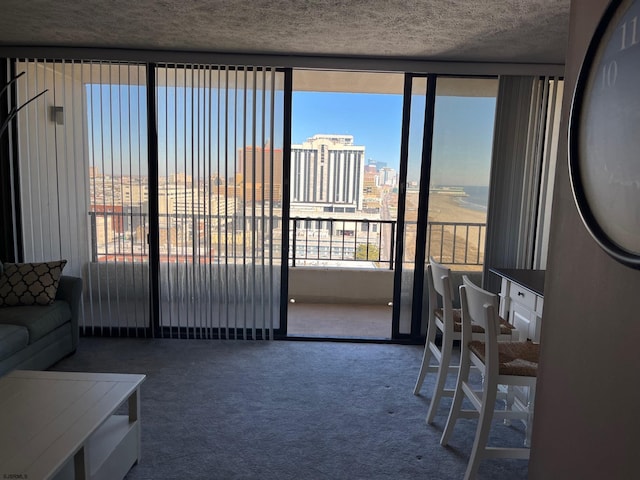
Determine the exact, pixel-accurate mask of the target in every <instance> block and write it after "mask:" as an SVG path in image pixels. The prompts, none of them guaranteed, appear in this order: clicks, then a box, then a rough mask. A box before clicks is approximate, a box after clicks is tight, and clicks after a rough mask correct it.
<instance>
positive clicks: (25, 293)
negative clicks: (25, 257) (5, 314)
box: [0, 260, 67, 307]
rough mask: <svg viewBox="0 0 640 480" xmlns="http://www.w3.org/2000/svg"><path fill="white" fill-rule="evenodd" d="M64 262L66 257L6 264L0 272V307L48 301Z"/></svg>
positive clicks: (56, 284)
mask: <svg viewBox="0 0 640 480" xmlns="http://www.w3.org/2000/svg"><path fill="white" fill-rule="evenodd" d="M66 264H67V261H66V260H60V261H55V262H42V263H5V264H4V266H3V271H2V274H0V307H14V306H16V305H49V304H51V303H52V302H53V301H54V300H55V298H56V292H57V291H58V283H59V281H60V275H62V269H63V268H64V266H65V265H66Z"/></svg>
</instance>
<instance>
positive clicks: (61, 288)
mask: <svg viewBox="0 0 640 480" xmlns="http://www.w3.org/2000/svg"><path fill="white" fill-rule="evenodd" d="M81 298H82V279H81V278H79V277H70V276H66V275H62V276H61V277H60V283H59V284H58V291H57V292H56V300H64V301H65V302H67V303H68V304H69V307H70V308H71V331H72V332H73V337H72V342H73V348H74V349H75V348H76V347H77V346H78V336H79V335H80V328H79V325H78V323H79V318H80V300H81Z"/></svg>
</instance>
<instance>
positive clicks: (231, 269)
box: [14, 60, 285, 339]
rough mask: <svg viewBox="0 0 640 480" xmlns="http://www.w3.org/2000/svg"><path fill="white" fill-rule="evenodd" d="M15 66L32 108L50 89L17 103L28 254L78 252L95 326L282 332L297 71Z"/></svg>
mask: <svg viewBox="0 0 640 480" xmlns="http://www.w3.org/2000/svg"><path fill="white" fill-rule="evenodd" d="M16 71H17V72H18V73H19V74H20V77H19V78H18V80H17V92H18V97H17V99H16V101H17V103H18V104H23V103H25V102H26V101H27V100H28V99H30V98H32V97H34V96H35V95H37V94H39V93H41V92H43V91H44V92H45V93H44V95H43V96H42V97H40V98H39V99H38V100H36V101H34V102H32V103H31V104H29V105H28V106H27V107H26V108H25V109H24V110H22V111H21V112H20V115H19V125H18V127H19V128H18V131H19V139H18V144H19V145H18V147H19V148H18V153H19V159H20V162H19V173H18V172H15V178H17V179H19V181H18V183H16V192H17V193H16V194H17V195H18V200H17V202H16V205H17V206H18V208H16V209H15V211H14V214H17V215H20V217H21V221H20V224H21V225H22V232H21V234H22V238H23V240H24V241H23V244H24V245H23V250H24V255H23V257H24V260H25V261H43V260H53V259H62V258H64V259H66V260H68V264H67V266H66V268H65V271H64V273H66V274H71V275H77V276H81V277H82V278H83V279H84V302H83V308H84V315H83V323H82V327H83V328H84V329H85V332H87V333H100V334H108V335H119V334H122V335H126V334H130V335H156V334H159V335H161V336H181V337H184V336H187V337H204V338H213V337H216V338H253V339H255V338H273V337H274V333H275V331H277V330H278V328H279V326H280V325H279V318H280V288H281V279H280V273H281V267H282V262H281V257H282V253H281V252H282V245H283V235H282V226H283V222H282V209H283V191H284V187H283V155H284V153H283V152H284V150H283V136H284V128H283V121H284V76H285V74H284V72H282V71H278V70H276V69H273V68H261V67H224V66H211V65H180V66H177V65H171V66H168V65H167V66H160V67H156V66H155V65H139V64H128V63H110V62H74V61H40V60H23V61H18V62H16ZM154 113H155V114H154ZM152 133H153V135H152ZM156 139H157V140H156Z"/></svg>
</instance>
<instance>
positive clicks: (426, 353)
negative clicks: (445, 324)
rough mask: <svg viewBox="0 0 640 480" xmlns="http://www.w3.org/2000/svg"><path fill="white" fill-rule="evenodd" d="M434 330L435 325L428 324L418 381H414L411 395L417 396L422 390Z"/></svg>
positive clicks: (434, 334)
mask: <svg viewBox="0 0 640 480" xmlns="http://www.w3.org/2000/svg"><path fill="white" fill-rule="evenodd" d="M435 330H436V328H435V325H432V324H431V323H429V327H428V330H427V339H426V341H425V342H424V353H423V354H422V365H420V373H418V380H417V381H416V385H415V387H413V394H414V395H418V394H419V393H420V389H421V388H422V384H423V383H424V377H426V375H427V372H428V371H429V362H430V361H431V348H430V347H429V345H430V344H431V343H433V341H434V340H435V337H436V332H435Z"/></svg>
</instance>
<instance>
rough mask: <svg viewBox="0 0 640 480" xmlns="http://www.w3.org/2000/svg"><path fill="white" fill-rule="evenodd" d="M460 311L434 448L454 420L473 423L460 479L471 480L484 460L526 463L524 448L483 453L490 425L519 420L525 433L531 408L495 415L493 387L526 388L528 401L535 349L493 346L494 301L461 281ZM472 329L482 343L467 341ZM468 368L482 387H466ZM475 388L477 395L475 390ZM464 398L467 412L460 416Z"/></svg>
mask: <svg viewBox="0 0 640 480" xmlns="http://www.w3.org/2000/svg"><path fill="white" fill-rule="evenodd" d="M460 304H461V311H462V340H461V360H460V370H459V372H458V379H457V382H456V387H455V394H454V397H453V403H452V405H451V410H450V412H449V418H448V419H447V424H446V426H445V429H444V432H443V434H442V438H441V440H440V444H441V445H443V446H446V445H448V443H449V440H450V438H451V435H452V433H453V429H454V427H455V424H456V421H457V419H458V418H461V417H462V418H478V426H477V429H476V434H475V439H474V442H473V447H472V450H471V455H470V458H469V463H468V464H467V470H466V473H465V476H464V478H465V479H472V478H475V476H476V474H477V471H478V467H479V465H480V462H481V461H482V460H483V459H484V458H529V448H528V447H522V448H502V447H488V446H487V440H488V438H489V431H490V428H491V422H492V420H493V419H505V418H509V419H521V420H524V421H525V422H527V424H528V428H527V435H530V432H531V421H532V418H533V402H523V403H521V402H516V403H515V404H514V405H511V406H510V407H509V408H507V409H496V398H497V396H498V390H499V388H498V387H499V386H500V385H503V386H507V387H508V388H514V387H515V388H526V389H528V391H529V396H528V398H533V395H532V393H533V392H534V389H535V385H536V376H537V372H538V357H539V352H540V345H539V344H535V343H532V342H530V341H525V342H498V332H499V328H500V318H499V316H498V297H497V295H495V294H493V293H491V292H488V291H486V290H483V289H481V288H480V287H478V286H476V285H474V284H473V283H472V282H471V281H470V280H469V278H468V277H467V276H466V275H465V276H464V277H463V284H462V285H461V286H460ZM472 323H475V324H478V325H481V326H482V327H483V328H484V330H485V339H484V341H478V340H475V339H473V338H472ZM471 366H474V367H476V368H477V369H478V370H479V372H480V373H481V374H482V377H483V381H482V382H476V383H474V382H471V381H470V379H469V373H470V370H471ZM478 388H479V390H478ZM465 397H466V398H468V399H469V400H470V402H471V404H472V405H473V410H462V408H461V407H462V401H463V399H464V398H465Z"/></svg>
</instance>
